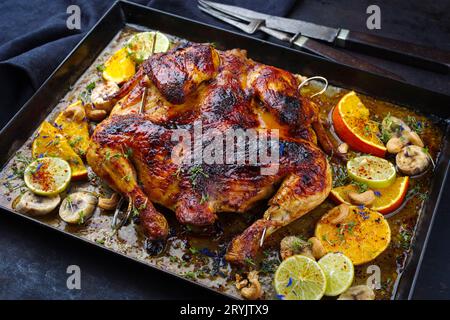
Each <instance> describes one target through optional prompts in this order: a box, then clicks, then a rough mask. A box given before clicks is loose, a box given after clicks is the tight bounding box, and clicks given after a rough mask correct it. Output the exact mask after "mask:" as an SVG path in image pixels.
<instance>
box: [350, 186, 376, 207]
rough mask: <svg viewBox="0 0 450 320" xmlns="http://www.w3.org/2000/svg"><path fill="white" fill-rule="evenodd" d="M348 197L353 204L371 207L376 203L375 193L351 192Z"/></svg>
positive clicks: (369, 191) (370, 191) (368, 191)
mask: <svg viewBox="0 0 450 320" xmlns="http://www.w3.org/2000/svg"><path fill="white" fill-rule="evenodd" d="M348 197H349V199H350V201H351V202H352V203H353V204H362V205H364V206H366V207H370V206H371V205H372V203H373V202H374V201H375V199H376V198H375V192H373V191H372V190H367V191H366V192H363V193H358V192H349V193H348Z"/></svg>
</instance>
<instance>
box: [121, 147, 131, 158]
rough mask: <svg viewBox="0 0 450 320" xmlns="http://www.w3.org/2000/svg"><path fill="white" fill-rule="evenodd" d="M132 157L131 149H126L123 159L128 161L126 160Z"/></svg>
mask: <svg viewBox="0 0 450 320" xmlns="http://www.w3.org/2000/svg"><path fill="white" fill-rule="evenodd" d="M132 155H133V149H131V148H127V151H126V152H125V153H124V155H123V156H124V157H125V159H128V158H130V157H131V156H132Z"/></svg>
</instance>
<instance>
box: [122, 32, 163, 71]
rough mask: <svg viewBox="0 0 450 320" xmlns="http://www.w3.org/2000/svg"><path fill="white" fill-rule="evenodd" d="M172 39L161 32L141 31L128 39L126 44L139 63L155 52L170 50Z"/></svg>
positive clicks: (129, 52)
mask: <svg viewBox="0 0 450 320" xmlns="http://www.w3.org/2000/svg"><path fill="white" fill-rule="evenodd" d="M169 47H170V40H169V38H167V37H166V36H165V35H164V34H162V33H159V32H154V31H151V32H141V33H138V34H135V35H134V36H133V37H131V39H130V40H128V43H127V45H126V48H127V51H128V54H130V55H131V56H132V57H133V59H134V60H135V61H136V62H137V63H141V62H143V61H144V60H146V59H147V58H148V57H149V56H151V55H152V54H153V53H159V52H166V51H167V50H169Z"/></svg>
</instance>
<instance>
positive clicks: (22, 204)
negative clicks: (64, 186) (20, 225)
mask: <svg viewBox="0 0 450 320" xmlns="http://www.w3.org/2000/svg"><path fill="white" fill-rule="evenodd" d="M60 202H61V197H60V196H59V195H56V196H53V197H43V196H38V195H36V194H34V193H33V192H31V191H27V192H25V193H24V194H22V195H21V196H19V198H18V199H17V200H16V201H15V206H14V207H13V209H15V210H17V211H19V212H21V213H25V214H28V215H30V216H43V215H46V214H48V213H50V212H52V211H53V210H55V208H56V207H57V206H58V205H59V203H60Z"/></svg>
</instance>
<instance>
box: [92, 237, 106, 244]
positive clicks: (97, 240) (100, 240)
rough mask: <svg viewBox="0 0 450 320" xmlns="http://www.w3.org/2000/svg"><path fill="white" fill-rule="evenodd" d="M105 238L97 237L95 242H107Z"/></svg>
mask: <svg viewBox="0 0 450 320" xmlns="http://www.w3.org/2000/svg"><path fill="white" fill-rule="evenodd" d="M105 240H106V239H105V238H98V239H95V242H97V243H98V244H105Z"/></svg>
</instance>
